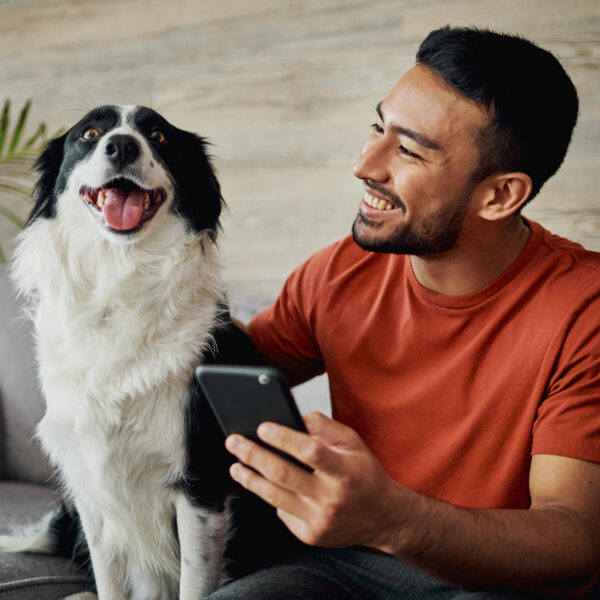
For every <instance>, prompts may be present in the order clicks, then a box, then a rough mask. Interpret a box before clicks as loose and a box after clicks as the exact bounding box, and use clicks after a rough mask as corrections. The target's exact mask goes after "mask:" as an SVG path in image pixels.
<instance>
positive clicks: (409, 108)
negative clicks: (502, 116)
mask: <svg viewBox="0 0 600 600" xmlns="http://www.w3.org/2000/svg"><path fill="white" fill-rule="evenodd" d="M377 113H378V114H377V121H376V123H375V124H374V125H373V132H372V133H371V135H370V136H369V137H368V138H367V140H366V141H365V143H364V144H363V147H362V150H361V154H360V157H359V158H358V161H357V162H356V165H355V166H354V174H355V176H356V177H358V178H360V179H362V180H363V186H364V188H365V195H364V196H363V199H362V201H361V203H360V208H359V213H358V216H357V217H356V220H355V222H354V225H353V228H352V232H353V235H354V239H355V240H356V242H357V243H358V244H359V245H360V246H362V247H363V248H365V249H367V250H373V251H376V252H393V253H397V254H414V255H417V256H419V255H432V254H438V253H441V252H445V251H447V250H450V249H452V248H453V247H454V245H455V244H456V242H457V241H458V240H459V239H460V237H461V235H462V234H463V232H464V231H465V229H466V227H467V226H468V225H467V221H468V217H469V209H470V208H471V206H470V200H471V197H472V193H473V191H474V189H475V187H476V184H475V183H474V182H473V181H472V180H471V174H472V173H473V171H474V170H475V167H476V166H477V163H478V160H479V153H478V151H477V148H476V146H475V142H474V139H475V136H476V134H477V133H478V131H479V130H480V128H481V127H483V126H485V124H486V123H487V119H488V117H487V114H486V113H485V112H484V111H483V110H482V109H481V108H479V107H478V106H477V104H475V103H474V102H472V101H471V100H468V99H467V98H465V97H464V96H462V95H461V94H459V93H458V92H456V91H455V90H453V89H452V88H451V87H449V86H448V85H447V84H446V83H445V82H444V80H443V79H442V78H441V77H439V76H438V75H437V74H435V73H434V72H433V71H431V70H430V69H428V68H427V67H424V66H421V65H417V66H416V67H414V68H412V69H411V70H410V71H408V72H407V73H406V74H405V75H404V76H403V77H402V78H401V79H400V81H398V83H397V84H396V86H395V87H394V89H393V90H392V91H391V93H390V95H389V96H388V97H387V98H386V99H385V100H383V102H381V103H380V104H379V106H378V107H377Z"/></svg>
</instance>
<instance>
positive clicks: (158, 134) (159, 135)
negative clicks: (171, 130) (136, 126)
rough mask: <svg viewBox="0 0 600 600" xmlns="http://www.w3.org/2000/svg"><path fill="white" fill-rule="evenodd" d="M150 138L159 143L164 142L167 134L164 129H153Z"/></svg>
mask: <svg viewBox="0 0 600 600" xmlns="http://www.w3.org/2000/svg"><path fill="white" fill-rule="evenodd" d="M150 139H151V140H152V141H153V142H157V143H158V144H162V143H163V142H164V141H165V140H166V139H167V138H166V137H165V134H164V133H163V132H162V131H158V130H156V131H153V132H152V133H151V134H150Z"/></svg>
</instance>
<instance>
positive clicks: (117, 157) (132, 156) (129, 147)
mask: <svg viewBox="0 0 600 600" xmlns="http://www.w3.org/2000/svg"><path fill="white" fill-rule="evenodd" d="M104 154H106V157H107V158H108V160H109V161H110V162H111V163H113V164H114V165H115V166H117V167H119V168H121V167H124V166H126V165H128V164H130V163H132V162H134V161H135V160H136V159H137V157H138V156H139V155H140V145H139V143H138V141H137V140H136V139H135V138H134V137H132V136H130V135H123V134H121V135H113V136H112V137H111V138H110V139H109V140H108V141H107V144H106V146H105V148H104Z"/></svg>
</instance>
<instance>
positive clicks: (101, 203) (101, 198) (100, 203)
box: [97, 190, 106, 208]
mask: <svg viewBox="0 0 600 600" xmlns="http://www.w3.org/2000/svg"><path fill="white" fill-rule="evenodd" d="M105 198H106V196H105V195H104V192H103V191H102V190H100V191H99V192H98V202H97V204H98V206H99V207H100V208H102V207H103V206H104V200H105Z"/></svg>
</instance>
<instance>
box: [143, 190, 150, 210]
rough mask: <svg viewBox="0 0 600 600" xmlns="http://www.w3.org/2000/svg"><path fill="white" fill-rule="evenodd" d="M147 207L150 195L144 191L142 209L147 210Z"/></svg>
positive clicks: (148, 206)
mask: <svg viewBox="0 0 600 600" xmlns="http://www.w3.org/2000/svg"><path fill="white" fill-rule="evenodd" d="M149 208H150V196H149V195H148V193H147V192H146V194H144V210H148V209H149Z"/></svg>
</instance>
